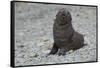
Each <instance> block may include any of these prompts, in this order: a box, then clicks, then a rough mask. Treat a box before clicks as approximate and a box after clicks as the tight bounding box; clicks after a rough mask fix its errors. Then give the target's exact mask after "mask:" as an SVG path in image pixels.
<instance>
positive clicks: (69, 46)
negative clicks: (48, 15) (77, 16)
mask: <svg viewBox="0 0 100 68" xmlns="http://www.w3.org/2000/svg"><path fill="white" fill-rule="evenodd" d="M53 37H54V44H53V47H52V50H51V52H50V53H49V54H56V53H57V52H58V55H65V54H66V52H67V51H69V50H77V49H79V48H81V47H83V46H84V37H83V35H82V34H80V33H78V32H76V31H75V30H74V29H73V26H72V17H71V14H70V12H69V11H68V10H66V9H65V8H62V9H60V10H59V11H58V13H57V15H56V19H55V20H54V25H53Z"/></svg>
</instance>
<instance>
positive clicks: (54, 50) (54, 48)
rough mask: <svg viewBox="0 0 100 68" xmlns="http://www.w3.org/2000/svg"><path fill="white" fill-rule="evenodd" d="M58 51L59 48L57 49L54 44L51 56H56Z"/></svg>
mask: <svg viewBox="0 0 100 68" xmlns="http://www.w3.org/2000/svg"><path fill="white" fill-rule="evenodd" d="M57 51H58V47H57V46H56V44H55V43H54V45H53V47H52V50H51V52H50V53H49V55H50V54H56V53H57Z"/></svg>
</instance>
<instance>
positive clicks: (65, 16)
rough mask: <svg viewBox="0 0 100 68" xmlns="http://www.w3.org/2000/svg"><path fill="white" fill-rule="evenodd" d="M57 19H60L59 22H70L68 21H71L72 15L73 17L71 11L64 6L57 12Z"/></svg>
mask: <svg viewBox="0 0 100 68" xmlns="http://www.w3.org/2000/svg"><path fill="white" fill-rule="evenodd" d="M56 19H58V20H59V21H60V23H59V24H68V23H71V20H72V17H71V14H70V12H69V11H68V10H67V9H65V8H62V9H60V10H59V12H58V13H57V15H56Z"/></svg>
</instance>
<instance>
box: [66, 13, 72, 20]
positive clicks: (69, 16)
mask: <svg viewBox="0 0 100 68" xmlns="http://www.w3.org/2000/svg"><path fill="white" fill-rule="evenodd" d="M67 20H68V22H70V21H72V16H71V14H70V12H68V14H67Z"/></svg>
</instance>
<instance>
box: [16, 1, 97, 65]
mask: <svg viewBox="0 0 100 68" xmlns="http://www.w3.org/2000/svg"><path fill="white" fill-rule="evenodd" d="M61 8H66V9H68V10H69V11H70V12H71V14H72V19H73V20H72V24H73V27H74V29H75V30H76V31H78V32H79V33H81V34H83V35H84V38H85V43H87V46H84V47H83V48H80V49H78V50H76V51H74V52H73V51H69V52H67V53H66V55H65V56H58V55H50V56H46V55H47V54H48V53H49V52H50V50H51V48H52V46H53V42H54V41H53V33H52V32H53V29H52V28H53V23H54V19H55V15H56V14H57V12H58V10H59V9H61ZM96 57H97V56H96V7H86V6H71V5H54V4H37V3H21V2H17V3H16V4H15V66H24V65H40V64H55V63H72V62H88V61H96V59H97V58H96Z"/></svg>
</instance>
